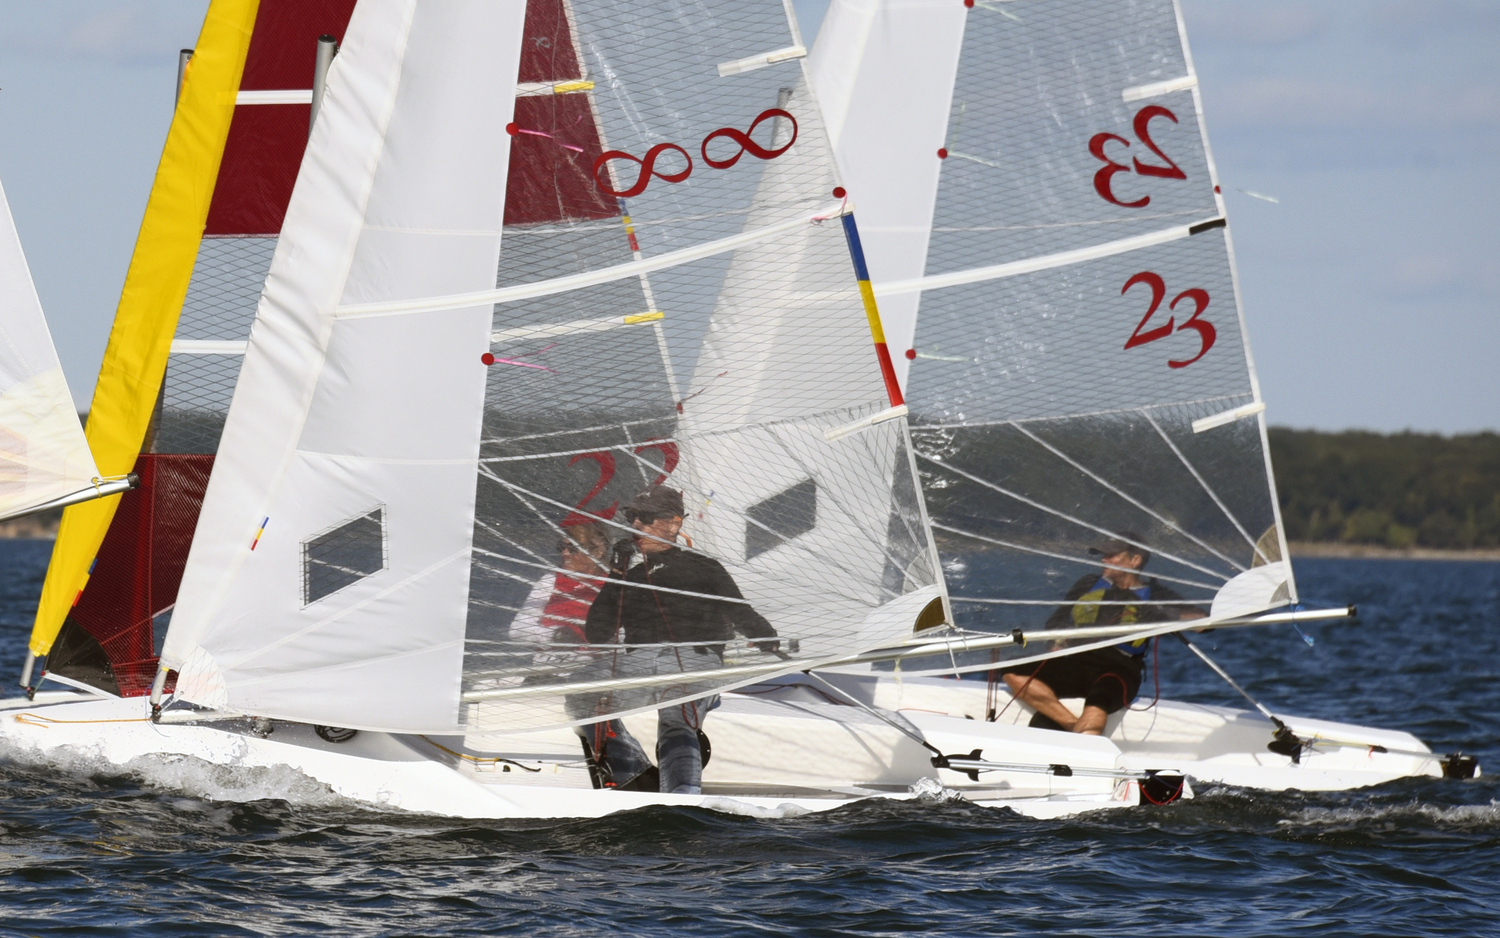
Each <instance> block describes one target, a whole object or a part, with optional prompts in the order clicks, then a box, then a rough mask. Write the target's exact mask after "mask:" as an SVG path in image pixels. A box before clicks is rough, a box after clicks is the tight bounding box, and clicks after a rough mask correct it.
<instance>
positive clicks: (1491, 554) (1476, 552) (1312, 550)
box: [1287, 541, 1500, 561]
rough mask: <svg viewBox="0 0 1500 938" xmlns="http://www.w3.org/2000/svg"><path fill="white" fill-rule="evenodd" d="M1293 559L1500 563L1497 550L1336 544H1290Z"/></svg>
mask: <svg viewBox="0 0 1500 938" xmlns="http://www.w3.org/2000/svg"><path fill="white" fill-rule="evenodd" d="M1287 546H1288V547H1290V548H1291V551H1292V557H1293V558H1294V559H1295V558H1297V557H1345V558H1358V559H1361V560H1490V561H1495V560H1500V548H1493V547H1480V548H1474V549H1472V550H1442V549H1439V548H1435V547H1406V548H1395V547H1386V546H1384V545H1381V544H1345V543H1342V542H1339V541H1292V542H1291V543H1290V544H1288V545H1287Z"/></svg>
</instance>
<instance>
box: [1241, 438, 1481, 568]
mask: <svg viewBox="0 0 1500 938" xmlns="http://www.w3.org/2000/svg"><path fill="white" fill-rule="evenodd" d="M1270 438H1271V460H1272V464H1273V465H1274V466H1275V469H1276V489H1277V493H1278V495H1279V497H1280V500H1281V512H1282V521H1283V523H1284V524H1285V526H1286V534H1287V539H1288V540H1292V541H1309V542H1324V543H1327V542H1339V543H1345V544H1378V545H1384V546H1386V547H1392V548H1397V549H1402V548H1410V547H1430V548H1439V549H1449V550H1469V549H1473V548H1484V547H1490V548H1493V547H1496V546H1500V434H1496V433H1490V432H1486V433H1470V434H1461V435H1457V436H1451V437H1445V436H1439V435H1437V434H1423V433H1393V434H1380V433H1370V432H1366V431H1358V430H1349V431H1344V432H1341V433H1325V432H1321V431H1317V430H1292V429H1288V428H1286V427H1272V428H1271V431H1270Z"/></svg>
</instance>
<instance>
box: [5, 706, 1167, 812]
mask: <svg viewBox="0 0 1500 938" xmlns="http://www.w3.org/2000/svg"><path fill="white" fill-rule="evenodd" d="M15 703H17V704H20V703H24V702H22V701H17V702H15ZM144 708H145V704H144V701H142V700H140V699H118V698H96V699H79V700H72V701H63V702H58V703H50V704H42V705H30V706H11V707H8V708H6V709H5V711H3V713H0V745H3V746H4V747H5V749H7V750H8V751H9V752H10V754H11V755H12V756H13V757H16V758H22V759H34V760H36V761H41V762H47V761H56V760H59V759H66V758H70V757H72V758H78V757H82V758H84V759H85V760H87V761H88V762H89V763H90V764H93V765H105V766H115V767H119V768H121V769H124V770H127V771H139V772H142V773H143V774H146V775H147V776H148V777H153V776H155V777H159V778H161V779H164V780H167V781H165V784H172V783H171V781H170V779H172V778H175V777H178V776H175V775H174V774H172V773H152V772H151V767H152V766H160V765H163V764H174V763H177V762H180V761H181V760H182V759H184V758H187V759H196V760H201V761H202V762H203V763H205V764H207V765H210V766H222V767H229V768H232V769H244V770H255V769H271V768H276V767H279V766H286V767H290V768H291V769H293V770H295V771H297V772H299V773H301V774H302V775H304V776H306V777H308V778H310V779H313V780H315V781H316V782H319V783H321V784H322V785H324V786H326V788H327V790H328V791H331V792H332V793H333V794H334V795H337V796H339V797H341V798H344V799H347V800H349V801H351V802H354V803H359V804H364V805H368V806H371V807H376V808H381V809H391V810H401V811H412V812H419V813H428V814H435V815H444V816H450V817H472V818H573V817H599V816H603V815H606V814H612V813H615V812H618V811H627V810H632V809H636V808H643V807H648V806H652V805H675V806H682V807H700V808H708V809H711V810H717V811H723V812H727V813H734V814H745V815H752V816H761V817H775V816H786V815H794V814H803V813H809V812H816V811H826V810H831V809H834V808H838V807H842V806H845V805H848V804H851V803H854V802H857V801H862V800H866V799H869V798H890V799H896V800H912V799H918V798H922V797H946V798H956V797H962V798H965V799H967V800H969V801H972V802H974V803H976V804H979V805H984V806H988V807H996V808H1009V809H1011V810H1013V811H1016V812H1017V813H1019V814H1022V815H1025V816H1027V817H1033V818H1054V817H1064V816H1068V815H1073V814H1078V813H1081V812H1084V811H1092V810H1100V809H1105V808H1119V807H1130V806H1134V805H1136V804H1138V803H1140V798H1139V791H1138V788H1137V786H1136V785H1135V784H1134V783H1133V782H1131V781H1129V780H1126V779H1121V778H1117V777H1101V776H1086V777H1077V778H1060V777H1054V776H1053V775H1050V774H1046V773H1038V772H1023V773H985V776H984V781H983V782H982V783H974V782H972V781H970V780H969V779H968V778H967V777H966V776H965V775H963V774H960V773H956V772H951V771H948V770H936V769H933V768H932V766H931V763H930V760H929V759H928V757H927V754H926V753H925V751H924V750H922V749H921V748H920V747H919V746H917V745H916V744H915V743H913V742H911V741H910V740H909V739H907V738H906V737H905V736H903V735H902V734H900V733H898V732H896V731H895V730H892V729H890V728H889V727H887V726H885V725H883V724H879V722H878V721H873V719H862V717H864V714H863V711H860V710H858V709H857V708H854V707H837V708H836V709H837V710H841V711H844V713H843V714H841V716H843V717H844V720H843V721H839V720H835V719H830V716H831V715H830V714H826V713H820V712H818V711H817V708H816V707H809V706H805V705H801V704H794V705H786V704H778V703H775V702H767V701H757V700H749V699H745V698H740V699H738V700H728V701H727V702H726V703H725V705H724V706H723V707H722V708H721V709H720V710H718V711H716V712H715V715H714V718H713V720H712V721H711V722H710V724H709V727H708V728H709V730H710V731H711V733H712V734H713V745H714V753H713V756H712V758H711V760H710V763H709V765H708V766H707V767H706V769H705V772H704V793H703V794H701V795H667V794H656V793H651V792H630V791H613V790H598V789H594V788H593V787H592V785H591V784H590V781H589V776H588V771H587V767H586V765H585V764H584V761H583V759H582V756H581V749H580V747H579V745H578V740H577V737H576V736H574V735H573V733H572V731H571V730H560V731H553V732H547V733H531V734H524V735H514V736H508V737H498V736H494V735H488V736H474V737H469V738H464V737H428V736H408V735H397V734H387V733H371V732H361V733H358V734H356V735H355V736H354V737H353V738H352V739H349V740H348V741H346V742H341V743H333V742H329V741H327V740H325V739H323V738H321V737H320V736H319V735H318V734H317V733H316V732H315V730H314V728H313V727H311V726H308V725H305V724H294V723H281V722H277V723H275V724H274V725H273V727H272V731H271V732H270V734H269V735H265V736H262V735H259V734H258V733H257V732H256V728H255V726H254V725H253V724H252V722H251V721H249V720H243V721H241V720H233V721H219V722H214V723H201V724H154V723H152V722H151V721H150V720H149V719H148V718H147V717H146V715H145V709H144ZM924 723H925V725H922V726H921V730H922V733H923V734H924V735H925V736H927V737H928V738H929V739H932V740H934V741H935V742H936V743H938V744H939V745H941V746H943V747H945V748H952V749H954V750H955V751H962V752H964V753H967V752H969V751H972V750H974V749H981V750H984V751H985V754H986V756H987V757H990V758H995V757H998V755H999V754H1001V752H1002V751H1003V752H1005V753H1007V754H1009V756H1010V757H1011V758H1012V759H1013V760H1014V759H1016V758H1017V757H1019V756H1022V755H1024V756H1025V757H1026V759H1027V760H1028V761H1031V760H1034V761H1036V762H1037V763H1038V764H1040V765H1051V764H1053V763H1060V762H1071V763H1072V764H1074V765H1077V766H1079V767H1080V768H1087V767H1090V766H1092V767H1095V768H1097V769H1099V770H1101V772H1104V773H1108V772H1110V771H1114V772H1115V773H1116V774H1119V772H1118V770H1119V766H1118V764H1117V763H1118V752H1117V750H1116V749H1115V747H1114V746H1113V745H1111V744H1108V743H1102V744H1101V741H1098V740H1095V741H1092V742H1093V743H1094V744H1095V745H1093V746H1089V745H1084V746H1081V747H1080V746H1076V745H1073V744H1072V743H1073V741H1071V740H1059V741H1058V742H1057V743H1053V742H1051V741H1049V740H1047V739H1045V738H1041V739H1036V740H1034V741H1033V743H1032V744H1031V745H1030V746H1029V747H1028V746H1025V745H1022V746H1021V747H1020V748H1017V746H1016V744H1015V740H1014V738H1013V737H1015V736H1016V735H1017V734H1022V735H1026V734H1029V735H1031V736H1034V737H1035V736H1039V735H1041V734H1038V733H1037V732H1036V731H1033V730H1026V729H1024V728H1021V729H1019V730H1018V729H1015V728H1010V727H1004V726H998V725H993V724H989V725H976V724H975V723H974V722H973V721H967V720H964V719H963V718H961V717H958V718H955V717H942V716H939V715H926V717H925V718H924ZM631 724H632V729H633V730H634V731H637V732H638V735H639V737H640V739H641V742H642V744H643V745H645V746H646V747H647V749H648V750H649V749H650V748H652V746H653V744H654V736H653V733H652V730H653V729H654V720H651V719H649V718H648V719H644V720H641V719H636V720H632V721H631ZM965 724H967V727H966V726H965ZM773 740H774V741H777V742H774V743H771V742H770V741H773ZM481 747H482V748H481ZM939 783H941V784H939ZM273 796H274V795H273ZM230 797H233V796H232V795H231V796H230ZM257 797H266V794H265V793H264V792H258V794H257Z"/></svg>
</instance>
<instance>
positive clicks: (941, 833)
mask: <svg viewBox="0 0 1500 938" xmlns="http://www.w3.org/2000/svg"><path fill="white" fill-rule="evenodd" d="M47 550H48V545H46V544H36V543H25V542H12V543H3V542H0V561H3V562H4V564H5V569H6V571H7V575H6V576H5V577H4V578H3V580H0V661H3V666H4V667H5V668H11V667H18V666H19V662H20V657H21V654H22V649H23V646H24V638H25V634H26V631H27V629H28V628H29V627H30V616H31V609H32V606H33V604H34V602H35V596H36V593H37V590H38V588H39V585H40V578H41V573H42V570H43V567H44V565H45V563H46V557H47ZM1297 572H1298V576H1299V579H1300V582H1301V584H1302V588H1303V591H1304V593H1305V594H1308V595H1310V596H1312V597H1322V598H1324V599H1326V600H1328V601H1330V602H1343V601H1355V602H1358V603H1359V604H1360V609H1361V615H1360V618H1359V620H1358V621H1356V622H1345V623H1340V624H1335V625H1323V626H1315V627H1313V628H1310V629H1308V632H1309V634H1311V635H1313V636H1314V637H1315V638H1316V640H1317V644H1316V646H1315V647H1312V648H1309V647H1308V646H1306V645H1305V644H1304V643H1303V641H1302V640H1301V638H1299V637H1298V636H1297V634H1296V633H1295V632H1294V631H1292V630H1291V629H1281V628H1277V629H1276V630H1269V629H1268V630H1266V631H1258V632H1253V631H1250V630H1245V631H1241V632H1238V633H1214V634H1212V635H1209V636H1205V637H1204V641H1205V643H1206V644H1207V645H1208V646H1209V647H1210V648H1213V646H1217V648H1216V649H1214V652H1213V653H1214V654H1215V657H1216V658H1218V659H1219V660H1220V662H1221V663H1222V664H1224V665H1225V666H1226V667H1227V668H1228V669H1229V670H1230V671H1231V673H1233V674H1235V675H1236V676H1238V677H1239V678H1240V679H1241V680H1242V683H1244V684H1245V685H1246V687H1247V688H1248V689H1249V690H1250V691H1251V692H1252V693H1254V694H1257V695H1262V696H1263V697H1264V698H1265V700H1266V701H1267V703H1269V704H1270V705H1271V706H1273V707H1278V708H1281V709H1284V710H1287V711H1289V712H1295V713H1305V714H1309V715H1317V716H1322V717H1329V718H1333V719H1344V720H1353V721H1358V722H1365V723H1375V724H1379V725H1382V726H1387V727H1393V728H1400V729H1406V730H1410V731H1412V732H1415V733H1417V734H1418V735H1420V736H1422V737H1423V738H1424V739H1426V740H1428V741H1429V742H1431V743H1432V744H1433V745H1434V746H1435V747H1442V748H1444V749H1457V748H1462V749H1464V750H1465V751H1468V752H1472V753H1476V754H1478V755H1479V756H1480V757H1481V760H1482V761H1483V762H1484V764H1485V765H1486V766H1487V767H1489V768H1492V769H1493V770H1495V771H1496V773H1497V777H1500V745H1497V742H1496V740H1497V736H1500V733H1497V731H1500V664H1497V661H1500V564H1491V563H1445V562H1394V561H1356V560H1307V561H1299V562H1298V563H1297ZM1161 670H1162V683H1163V692H1164V693H1165V694H1166V695H1168V696H1172V697H1176V698H1187V699H1192V700H1198V701H1204V702H1212V703H1233V699H1232V698H1231V696H1230V693H1231V692H1229V691H1228V689H1227V688H1225V687H1224V686H1223V685H1222V684H1220V683H1219V682H1218V679H1217V678H1215V677H1213V676H1212V675H1211V674H1209V673H1208V672H1207V671H1206V669H1204V668H1203V666H1202V665H1201V664H1195V663H1194V662H1193V661H1192V660H1191V659H1189V658H1188V657H1187V655H1186V654H1185V651H1184V650H1183V649H1180V648H1176V649H1173V648H1169V647H1167V646H1165V645H1164V646H1163V654H1162V668H1161ZM1147 693H1149V685H1148V689H1147ZM168 784H174V785H181V786H185V787H186V788H187V789H188V790H190V791H195V792H198V793H200V796H191V795H184V794H181V793H180V792H179V791H177V790H173V789H169V788H168V787H166V786H167V785H168ZM229 790H235V791H238V792H240V793H241V794H242V795H243V794H245V793H250V794H259V796H260V797H261V799H262V800H258V801H254V802H251V803H245V804H237V803H232V802H225V801H219V800H213V799H211V798H207V797H202V796H201V795H202V794H204V793H219V794H222V793H224V792H226V791H229ZM0 878H3V879H0V882H3V888H0V934H4V935H286V934H310V933H327V934H336V935H496V934H528V935H531V934H535V935H598V934H624V935H636V934H647V935H693V936H698V935H713V936H719V935H744V936H757V938H759V936H772V935H799V936H802V935H806V936H823V935H827V936H835V935H839V936H842V935H897V934H899V935H905V934H922V935H955V936H968V935H1035V934H1048V935H1080V936H1103V935H1121V936H1126V935H1128V936H1132V938H1136V936H1142V935H1147V936H1150V935H1161V936H1166V935H1170V936H1188V935H1267V936H1269V935H1277V936H1281V935H1298V934H1308V935H1318V936H1324V935H1380V936H1386V935H1419V936H1426V935H1500V783H1497V782H1495V781H1493V780H1491V779H1488V778H1486V779H1479V780H1477V781H1472V782H1445V781H1441V780H1436V779H1430V780H1421V781H1406V782H1396V783H1393V784H1390V785H1386V786H1382V787H1380V788H1377V789H1367V790H1363V791H1357V792H1347V793H1337V794H1317V795H1309V794H1301V793H1296V792H1290V793H1279V794H1267V793H1261V792H1253V793H1252V792H1246V791H1242V790H1236V789H1229V788H1210V789H1208V790H1206V791H1203V792H1201V794H1200V797H1199V798H1198V799H1197V800H1195V801H1192V802H1188V803H1180V804H1177V805H1173V806H1170V807H1167V808H1142V809H1132V810H1128V811H1115V812H1109V813H1105V814H1102V815H1098V816H1087V817H1083V818H1076V819H1073V820H1068V821H1052V822H1038V821H1030V820H1025V819H1023V818H1019V817H1016V816H1015V815H1013V814H1010V813H1008V812H1003V811H993V810H987V809H979V808H972V807H966V806H964V805H962V804H953V803H934V804H890V803H869V804H864V805H858V806H854V807H850V808H847V809H844V810H841V811H837V812H833V813H831V814H825V815H816V816H806V817H801V818H793V819H784V820H752V819H747V818H741V817H729V816H725V815H720V814H715V813H712V812H708V811H701V810H665V809H653V810H648V811H641V812H635V813H631V814H625V815H619V816H615V817H611V818H607V819H604V820H598V821H567V822H529V823H513V822H512V823H507V822H492V821H483V822H476V821H454V820H440V819H432V818H423V817H412V816H406V815H392V814H380V813H375V812H372V811H366V810H362V809H359V808H355V807H350V806H348V805H343V804H340V803H338V802H337V801H336V800H334V799H332V798H331V797H328V796H324V795H321V794H320V793H319V792H318V790H317V788H316V786H312V785H308V784H304V783H301V782H299V781H298V780H297V779H296V778H293V777H290V776H286V777H283V776H278V775H276V774H275V773H262V774H260V775H258V776H240V777H234V776H232V773H225V772H222V771H220V772H214V771H210V770H207V769H205V768H203V767H199V766H193V765H178V766H169V767H165V768H162V769H159V770H156V771H152V772H149V773H144V774H121V773H119V772H112V771H106V770H104V769H103V768H101V767H99V766H97V765H93V764H91V763H89V762H87V761H86V760H77V761H75V762H73V763H70V764H68V765H66V766H48V767H38V766H29V765H20V764H16V763H15V762H14V761H12V760H7V759H6V758H5V757H4V754H3V753H0Z"/></svg>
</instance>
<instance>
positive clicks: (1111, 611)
mask: <svg viewBox="0 0 1500 938" xmlns="http://www.w3.org/2000/svg"><path fill="white" fill-rule="evenodd" d="M1120 533H1121V536H1120V537H1118V538H1108V539H1106V540H1104V541H1101V542H1100V543H1098V544H1095V545H1094V546H1093V547H1090V548H1089V553H1091V554H1093V555H1095V556H1097V557H1101V558H1103V560H1104V570H1103V572H1101V573H1088V574H1085V575H1084V576H1082V577H1079V579H1078V581H1077V582H1076V583H1074V584H1073V585H1072V586H1071V587H1069V589H1068V592H1067V594H1066V595H1065V596H1064V597H1063V599H1064V605H1061V606H1058V607H1057V609H1056V610H1054V611H1053V613H1052V615H1050V616H1048V617H1047V628H1049V629H1055V628H1067V627H1071V626H1089V625H1128V624H1132V623H1137V622H1139V623H1148V622H1169V621H1171V620H1174V619H1198V618H1201V617H1202V616H1203V615H1204V614H1205V613H1204V612H1203V610H1202V609H1199V608H1197V607H1196V606H1188V605H1186V604H1185V603H1184V601H1183V598H1182V596H1180V595H1178V594H1177V593H1176V592H1175V591H1173V590H1172V589H1170V588H1168V587H1165V586H1162V585H1161V584H1160V583H1158V582H1157V581H1156V578H1155V577H1151V578H1149V579H1146V578H1143V577H1142V576H1141V574H1140V571H1141V569H1142V568H1143V567H1145V566H1146V561H1148V560H1150V559H1151V552H1150V551H1149V550H1147V549H1146V548H1145V547H1144V546H1142V542H1141V537H1140V535H1139V534H1136V533H1134V532H1133V531H1122V532H1120ZM1145 658H1146V640H1145V639H1142V640H1140V641H1137V642H1132V643H1129V644H1121V645H1115V646H1113V647H1110V648H1095V649H1092V650H1090V651H1083V652H1079V653H1078V654H1076V655H1068V656H1066V657H1063V658H1050V659H1048V660H1046V661H1039V662H1036V663H1034V664H1030V665H1021V666H1020V667H1017V668H1012V669H1007V670H1006V671H1005V672H1004V673H1003V676H1004V678H1005V683H1006V686H1008V687H1009V688H1010V690H1011V693H1012V694H1013V695H1014V696H1015V697H1017V698H1019V699H1020V701H1021V702H1022V703H1024V704H1026V705H1027V706H1029V707H1031V708H1032V709H1033V710H1035V711H1036V713H1035V715H1033V716H1032V718H1031V724H1030V725H1032V726H1035V727H1042V728H1045V729H1056V730H1071V731H1072V732H1074V733H1086V734H1089V735H1092V736H1098V735H1100V734H1101V733H1103V732H1104V722H1105V719H1106V718H1107V717H1108V716H1109V714H1111V713H1114V712H1115V711H1116V710H1120V709H1122V708H1123V707H1124V706H1125V705H1126V704H1128V703H1130V701H1132V700H1134V699H1135V695H1136V692H1137V691H1139V690H1140V687H1141V676H1142V675H1143V674H1144V673H1145ZM1060 697H1082V698H1083V713H1082V714H1081V715H1078V716H1075V715H1074V714H1073V711H1071V710H1069V709H1068V708H1067V707H1066V706H1064V705H1063V703H1062V701H1061V700H1059V699H1058V698H1060Z"/></svg>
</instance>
